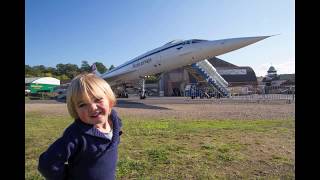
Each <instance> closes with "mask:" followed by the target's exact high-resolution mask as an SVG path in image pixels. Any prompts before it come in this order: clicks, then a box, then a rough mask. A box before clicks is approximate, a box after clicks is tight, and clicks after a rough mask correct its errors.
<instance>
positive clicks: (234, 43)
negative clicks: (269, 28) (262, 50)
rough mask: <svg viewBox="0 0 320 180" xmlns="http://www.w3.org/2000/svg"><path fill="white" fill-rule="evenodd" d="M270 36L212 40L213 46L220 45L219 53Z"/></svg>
mask: <svg viewBox="0 0 320 180" xmlns="http://www.w3.org/2000/svg"><path fill="white" fill-rule="evenodd" d="M268 37H270V36H256V37H241V38H232V39H222V40H218V41H211V42H210V43H211V44H212V47H218V48H219V49H220V51H219V53H218V54H217V55H220V54H224V53H227V52H230V51H234V50H237V49H240V48H242V47H245V46H248V45H250V44H253V43H256V42H258V41H261V40H263V39H266V38H268Z"/></svg>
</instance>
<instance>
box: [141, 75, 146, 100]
mask: <svg viewBox="0 0 320 180" xmlns="http://www.w3.org/2000/svg"><path fill="white" fill-rule="evenodd" d="M140 85H141V86H142V88H141V91H140V92H139V96H140V99H145V98H146V91H145V88H144V87H145V79H144V78H142V79H141V83H140Z"/></svg>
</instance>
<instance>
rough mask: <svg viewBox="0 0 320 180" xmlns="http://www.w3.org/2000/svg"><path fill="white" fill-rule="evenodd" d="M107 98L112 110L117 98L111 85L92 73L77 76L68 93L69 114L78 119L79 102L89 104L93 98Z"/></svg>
mask: <svg viewBox="0 0 320 180" xmlns="http://www.w3.org/2000/svg"><path fill="white" fill-rule="evenodd" d="M102 97H106V98H107V99H108V100H109V102H110V108H112V107H113V106H114V105H115V104H116V97H115V95H114V93H113V91H112V89H111V87H110V86H109V84H108V83H107V82H106V81H105V80H104V79H102V78H100V77H98V76H96V75H95V74H92V73H84V74H80V75H78V76H76V77H75V78H74V79H73V80H72V81H71V83H70V86H69V87H68V92H67V106H68V111H69V114H70V115H71V116H72V117H73V118H75V119H77V118H79V116H78V114H77V112H76V108H75V107H76V105H77V103H78V102H79V101H83V102H89V101H90V99H91V98H97V99H100V98H102Z"/></svg>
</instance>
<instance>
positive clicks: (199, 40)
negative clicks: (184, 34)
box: [191, 39, 207, 43]
mask: <svg viewBox="0 0 320 180" xmlns="http://www.w3.org/2000/svg"><path fill="white" fill-rule="evenodd" d="M191 41H192V43H199V42H203V41H207V40H202V39H192V40H191Z"/></svg>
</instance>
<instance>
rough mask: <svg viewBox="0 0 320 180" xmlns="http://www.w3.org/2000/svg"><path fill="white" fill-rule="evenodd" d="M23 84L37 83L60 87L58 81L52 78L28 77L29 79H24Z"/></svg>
mask: <svg viewBox="0 0 320 180" xmlns="http://www.w3.org/2000/svg"><path fill="white" fill-rule="evenodd" d="M24 82H25V84H28V83H37V84H51V85H60V80H59V79H56V78H53V77H30V78H25V80H24Z"/></svg>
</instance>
